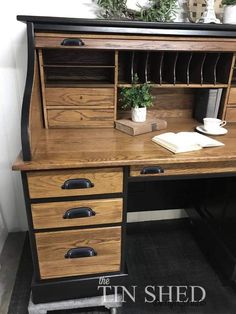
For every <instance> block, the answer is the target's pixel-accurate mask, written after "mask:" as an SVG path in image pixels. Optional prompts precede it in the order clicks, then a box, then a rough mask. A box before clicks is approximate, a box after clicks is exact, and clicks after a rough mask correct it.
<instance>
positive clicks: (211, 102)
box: [194, 88, 222, 122]
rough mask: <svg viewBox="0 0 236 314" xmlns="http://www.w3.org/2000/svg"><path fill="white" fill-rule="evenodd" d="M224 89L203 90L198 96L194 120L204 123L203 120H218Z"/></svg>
mask: <svg viewBox="0 0 236 314" xmlns="http://www.w3.org/2000/svg"><path fill="white" fill-rule="evenodd" d="M221 95H222V88H210V89H201V90H199V91H198V92H197V94H196V99H195V108H194V118H195V119H196V120H197V121H199V122H203V118H217V116H218V112H219V107H220V101H221Z"/></svg>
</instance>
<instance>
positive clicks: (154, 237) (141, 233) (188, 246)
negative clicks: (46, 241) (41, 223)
mask: <svg viewBox="0 0 236 314" xmlns="http://www.w3.org/2000/svg"><path fill="white" fill-rule="evenodd" d="M127 264H128V270H129V279H128V282H127V285H126V288H127V289H128V290H129V291H132V286H134V285H136V286H137V288H136V302H135V303H134V302H132V301H131V300H130V299H129V298H128V297H126V298H125V299H126V301H127V302H126V303H124V304H123V307H122V309H121V310H120V311H119V313H122V314H132V313H135V314H141V313H142V314H146V313H160V314H164V313H165V314H167V313H168V314H169V313H170V314H172V313H174V314H177V313H181V314H185V313H186V314H235V313H236V290H233V289H232V288H230V287H227V286H224V285H223V284H222V282H221V281H220V279H219V277H218V276H217V274H216V273H215V272H214V270H213V269H212V268H211V266H210V265H209V264H208V262H207V261H206V259H205V257H204V255H203V254H202V252H201V250H200V249H199V247H198V245H197V243H196V241H195V239H194V237H193V235H192V233H191V228H190V224H189V222H188V220H187V219H185V220H181V221H180V220H174V221H159V222H155V223H152V224H148V225H145V224H142V225H139V226H138V229H137V228H134V227H131V226H130V227H129V231H128V236H127ZM31 276H32V264H31V259H30V249H29V244H28V242H26V243H25V246H24V252H23V254H22V259H21V263H20V266H19V270H18V273H17V278H16V283H15V287H14V289H13V294H12V298H11V303H10V307H9V312H8V314H27V303H28V298H29V293H30V281H31ZM147 285H152V286H155V287H157V286H187V287H189V286H191V285H192V286H201V287H203V288H204V289H205V290H206V298H205V300H204V301H203V302H201V303H195V304H193V303H181V304H180V303H176V302H172V303H169V304H166V303H164V302H162V303H160V302H153V303H149V304H148V303H145V302H144V300H145V296H146V297H149V299H150V296H148V295H147V294H145V292H144V289H145V286H147ZM163 289H165V288H163ZM183 289H185V288H183ZM188 289H189V288H188ZM157 291H158V290H157V288H156V292H157ZM173 291H175V289H174V288H173ZM182 291H183V290H182ZM188 292H189V290H188ZM155 296H156V298H159V297H158V294H157V293H156V294H155ZM182 297H183V298H185V297H184V296H183V295H182ZM197 297H199V296H198V295H196V298H197ZM175 300H176V294H175V293H173V301H175ZM48 313H49V312H48ZM50 313H51V314H52V313H53V314H59V313H63V314H69V313H91V314H92V313H93V314H95V313H96V314H98V313H107V311H106V310H103V309H100V310H99V309H91V310H87V312H84V311H81V310H80V311H79V310H73V311H57V312H50Z"/></svg>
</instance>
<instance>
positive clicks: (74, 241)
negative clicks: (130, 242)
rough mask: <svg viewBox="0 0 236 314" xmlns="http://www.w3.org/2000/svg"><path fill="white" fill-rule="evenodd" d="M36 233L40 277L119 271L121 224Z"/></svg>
mask: <svg viewBox="0 0 236 314" xmlns="http://www.w3.org/2000/svg"><path fill="white" fill-rule="evenodd" d="M35 237H36V246H37V252H38V261H39V269H40V277H41V278H42V279H49V278H60V277H68V276H80V275H90V274H98V273H106V272H116V271H120V260H121V227H112V228H97V229H84V230H70V231H59V232H44V233H36V234H35ZM94 252H95V253H96V255H95V256H93V254H92V253H94ZM67 253H70V254H67ZM85 253H86V254H85ZM87 253H90V254H91V256H89V257H87V255H89V254H87ZM68 255H71V257H73V258H69V257H68ZM83 256H84V257H83Z"/></svg>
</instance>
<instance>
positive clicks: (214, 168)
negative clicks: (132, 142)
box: [130, 161, 236, 177]
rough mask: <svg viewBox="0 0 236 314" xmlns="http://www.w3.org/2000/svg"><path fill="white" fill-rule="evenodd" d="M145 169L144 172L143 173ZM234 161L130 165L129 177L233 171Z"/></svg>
mask: <svg viewBox="0 0 236 314" xmlns="http://www.w3.org/2000/svg"><path fill="white" fill-rule="evenodd" d="M145 171H146V173H144V172H145ZM158 171H159V172H158ZM235 171H236V162H233V161H228V162H223V161H222V162H221V161H217V162H205V163H204V162H202V163H201V162H197V163H179V164H160V165H145V166H144V165H140V166H131V167H130V177H164V176H175V175H176V176H177V175H198V174H199V175H201V174H209V173H225V172H235Z"/></svg>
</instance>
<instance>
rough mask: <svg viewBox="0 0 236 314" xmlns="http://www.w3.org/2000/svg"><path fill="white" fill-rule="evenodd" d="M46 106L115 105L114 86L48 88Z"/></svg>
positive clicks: (88, 106) (111, 106)
mask: <svg viewBox="0 0 236 314" xmlns="http://www.w3.org/2000/svg"><path fill="white" fill-rule="evenodd" d="M45 98H46V106H63V107H68V106H78V107H85V108H90V107H93V108H94V107H100V108H113V107H114V88H46V89H45Z"/></svg>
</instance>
